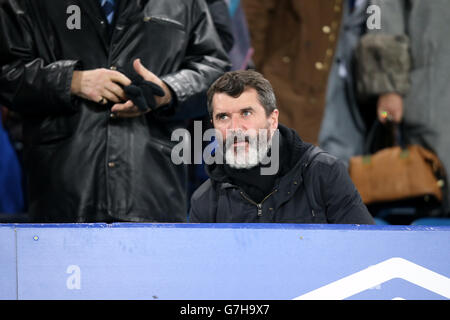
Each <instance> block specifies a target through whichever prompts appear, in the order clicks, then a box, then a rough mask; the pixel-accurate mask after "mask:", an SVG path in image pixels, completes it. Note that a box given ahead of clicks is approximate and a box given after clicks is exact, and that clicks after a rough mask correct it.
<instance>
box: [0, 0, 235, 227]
mask: <svg viewBox="0 0 450 320" xmlns="http://www.w3.org/2000/svg"><path fill="white" fill-rule="evenodd" d="M99 2H100V1H95V0H58V1H54V0H39V1H36V0H0V67H1V71H0V103H2V104H4V105H6V106H7V107H9V108H10V109H13V110H15V111H18V112H20V113H21V114H22V115H23V118H24V140H25V154H24V158H25V167H26V172H27V175H28V187H29V188H28V189H29V190H28V196H29V211H30V213H31V215H32V217H33V220H34V221H42V222H96V221H104V220H108V219H111V220H114V221H117V220H118V221H134V222H183V221H185V220H186V213H187V206H186V190H185V185H186V170H185V167H184V166H182V165H179V166H176V165H174V164H173V163H172V161H171V147H172V146H173V145H175V144H176V143H177V142H172V141H171V133H172V131H173V130H174V129H175V128H178V127H180V126H181V125H182V123H180V122H176V121H173V120H171V118H173V116H174V115H175V114H176V113H177V112H178V111H179V110H182V108H183V105H184V104H185V103H186V102H187V101H188V100H189V98H191V97H193V96H196V95H197V94H200V93H202V92H204V91H205V90H206V89H207V88H208V86H209V85H210V84H211V83H212V82H213V81H214V80H215V79H216V78H218V77H219V76H220V75H221V74H222V73H223V72H224V71H226V70H227V69H228V67H229V62H228V59H227V57H226V54H225V52H224V50H223V48H222V46H221V44H220V40H219V37H218V36H217V32H216V31H215V29H214V26H213V23H212V21H211V17H210V14H209V12H208V10H207V6H206V4H205V2H204V1H197V0H133V1H124V0H122V1H120V2H119V3H118V8H117V10H116V13H115V21H114V22H113V23H112V24H111V25H109V24H108V22H107V21H106V19H105V16H104V13H103V11H102V9H101V7H100V4H99ZM73 5H75V6H77V7H71V6H73ZM74 8H75V11H74ZM77 8H79V9H80V10H79V12H80V15H79V17H78V18H79V20H78V22H79V28H73V26H76V23H75V24H74V23H73V21H75V20H70V19H76V18H77V16H76V14H77V11H76V9H77ZM74 14H75V16H74ZM135 58H140V59H141V61H142V64H143V65H144V66H145V67H146V68H148V69H149V70H150V71H152V72H153V73H154V74H156V75H157V76H159V77H160V78H161V79H162V80H163V81H165V82H166V83H167V85H168V86H169V88H170V89H171V90H172V96H173V97H174V99H173V102H172V103H171V104H170V106H167V107H164V108H161V109H159V110H156V111H152V112H150V113H147V114H145V115H142V116H140V117H136V118H130V119H124V118H113V117H111V112H110V108H111V106H112V105H111V104H110V105H108V106H106V107H105V106H102V105H99V104H97V103H94V102H90V101H87V100H84V99H81V98H78V97H75V96H72V95H71V94H70V86H71V80H72V74H73V71H74V70H91V69H97V68H110V69H112V70H119V71H121V72H122V73H124V74H125V75H126V76H128V77H129V78H131V77H132V76H133V75H134V70H133V67H132V62H133V60H134V59H135Z"/></svg>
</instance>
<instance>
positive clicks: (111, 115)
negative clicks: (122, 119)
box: [109, 112, 117, 119]
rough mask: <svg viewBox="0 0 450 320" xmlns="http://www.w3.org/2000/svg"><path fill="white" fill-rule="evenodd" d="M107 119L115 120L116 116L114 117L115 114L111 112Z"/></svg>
mask: <svg viewBox="0 0 450 320" xmlns="http://www.w3.org/2000/svg"><path fill="white" fill-rule="evenodd" d="M109 117H110V118H111V119H115V118H116V117H117V116H116V114H115V113H113V112H111V113H110V114H109Z"/></svg>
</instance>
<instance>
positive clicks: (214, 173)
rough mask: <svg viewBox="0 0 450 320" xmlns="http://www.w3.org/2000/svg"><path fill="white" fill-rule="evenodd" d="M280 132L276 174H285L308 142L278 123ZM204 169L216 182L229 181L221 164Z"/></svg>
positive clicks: (305, 149) (303, 151) (294, 165)
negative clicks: (278, 162)
mask: <svg viewBox="0 0 450 320" xmlns="http://www.w3.org/2000/svg"><path fill="white" fill-rule="evenodd" d="M278 131H279V134H280V148H279V155H280V156H279V160H280V166H279V169H278V173H277V175H278V176H280V177H282V176H285V175H286V174H287V173H288V172H289V171H290V170H291V169H293V168H294V167H296V166H297V165H298V164H299V163H300V162H302V161H303V159H304V156H305V155H306V153H307V150H308V149H309V148H310V147H311V144H310V143H307V142H304V141H303V140H302V139H301V138H300V136H299V135H298V133H297V132H296V131H295V130H293V129H291V128H288V127H286V126H284V125H282V124H279V125H278ZM205 170H206V173H207V174H208V176H209V177H210V178H211V180H213V181H216V182H230V179H229V178H228V177H227V175H226V173H225V170H224V165H223V164H216V163H213V164H210V165H205Z"/></svg>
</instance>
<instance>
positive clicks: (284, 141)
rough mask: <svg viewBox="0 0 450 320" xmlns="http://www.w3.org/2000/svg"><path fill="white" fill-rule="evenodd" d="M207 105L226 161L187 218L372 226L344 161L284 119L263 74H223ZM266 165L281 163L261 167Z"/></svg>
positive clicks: (210, 168) (211, 169) (212, 172)
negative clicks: (283, 121) (219, 137)
mask: <svg viewBox="0 0 450 320" xmlns="http://www.w3.org/2000/svg"><path fill="white" fill-rule="evenodd" d="M208 111H209V113H210V115H211V121H212V124H213V126H214V128H215V130H216V131H217V133H218V134H220V136H221V137H222V138H223V140H224V143H223V144H219V146H218V150H216V154H217V155H220V154H224V159H222V160H224V161H222V160H220V161H215V162H214V163H211V164H208V165H207V172H208V175H209V177H210V179H209V180H207V181H206V182H205V183H204V184H203V185H202V186H200V187H199V188H198V189H197V190H196V191H195V193H194V194H193V196H192V199H191V210H190V218H189V222H192V223H196V222H204V223H214V222H218V223H244V222H246V223H252V222H270V223H341V224H374V221H373V219H372V216H371V215H370V213H369V212H368V211H367V208H366V207H365V205H364V204H363V203H362V200H361V197H360V195H359V193H358V191H357V190H356V188H355V186H354V185H353V183H352V181H351V180H350V177H349V175H348V173H347V170H346V168H345V166H344V165H343V164H342V163H340V162H339V161H337V158H335V157H333V156H331V155H329V154H328V153H326V152H324V151H322V150H321V149H320V148H319V147H315V146H314V145H312V144H309V143H306V142H303V141H302V139H301V138H300V137H299V135H298V134H297V133H296V132H295V130H292V129H290V128H288V127H286V126H284V125H282V124H279V122H278V118H279V113H280V112H281V111H279V110H278V109H277V104H276V99H275V93H274V91H273V88H272V86H271V84H270V82H269V81H267V79H265V78H264V77H263V76H262V75H261V74H260V73H258V72H256V71H252V70H241V71H233V72H228V73H226V74H225V75H223V76H222V77H220V78H219V79H218V80H216V82H214V84H213V85H212V86H211V88H210V89H209V91H208ZM263 132H265V135H264V134H261V133H263ZM222 148H223V150H221V149H222ZM269 154H270V157H269ZM267 158H270V159H269V160H270V161H269V162H270V163H269V162H267V161H266V160H267ZM276 162H277V163H276ZM269 165H270V167H274V168H276V169H275V170H274V171H273V172H270V173H269V172H267V170H264V169H268V168H267V167H268V166H269ZM269 169H270V168H269Z"/></svg>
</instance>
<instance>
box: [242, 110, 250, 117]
mask: <svg viewBox="0 0 450 320" xmlns="http://www.w3.org/2000/svg"><path fill="white" fill-rule="evenodd" d="M251 114H252V112H251V111H248V110H247V111H244V112H242V115H243V116H244V117H248V116H249V115H251Z"/></svg>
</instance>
